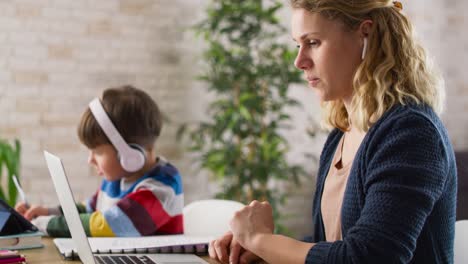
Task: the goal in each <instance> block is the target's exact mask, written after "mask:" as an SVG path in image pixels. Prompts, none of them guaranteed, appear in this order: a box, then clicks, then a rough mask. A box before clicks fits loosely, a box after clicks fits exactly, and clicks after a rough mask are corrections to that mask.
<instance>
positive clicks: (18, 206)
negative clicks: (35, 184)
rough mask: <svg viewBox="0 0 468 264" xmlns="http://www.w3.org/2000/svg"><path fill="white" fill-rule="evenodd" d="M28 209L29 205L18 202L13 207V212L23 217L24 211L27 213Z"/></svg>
mask: <svg viewBox="0 0 468 264" xmlns="http://www.w3.org/2000/svg"><path fill="white" fill-rule="evenodd" d="M28 209H29V205H28V204H26V203H25V202H19V203H17V204H16V205H15V210H16V211H17V212H18V213H20V214H21V215H23V216H24V214H25V213H26V211H28Z"/></svg>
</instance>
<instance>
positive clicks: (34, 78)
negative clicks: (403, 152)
mask: <svg viewBox="0 0 468 264" xmlns="http://www.w3.org/2000/svg"><path fill="white" fill-rule="evenodd" d="M209 3H210V1H209V0H170V1H169V0H105V1H91V0H81V1H76V0H41V1H37V0H8V1H5V0H3V1H0V113H1V116H0V139H2V140H6V141H7V142H10V143H11V142H13V140H14V139H18V140H19V141H20V143H21V146H22V150H21V156H20V160H21V164H20V168H19V169H20V171H19V175H20V178H21V182H22V185H23V187H24V189H25V191H26V193H27V195H28V198H29V201H30V203H41V204H48V205H55V204H58V200H57V198H56V195H55V191H54V189H53V186H52V182H51V180H50V177H49V174H48V171H47V168H46V166H45V162H44V158H43V155H42V151H43V150H48V151H50V152H53V153H55V154H57V155H59V156H60V157H61V158H62V159H63V161H64V165H65V168H66V171H67V173H68V177H69V180H70V182H71V185H72V189H73V191H74V194H75V197H76V198H77V199H79V200H84V199H86V198H87V197H89V196H90V195H92V194H93V193H94V192H95V191H96V189H97V187H98V185H99V182H100V179H99V177H98V176H96V175H95V174H94V171H93V170H92V169H91V168H90V167H89V166H88V164H87V157H88V151H87V149H86V148H85V147H84V146H82V145H81V144H80V142H79V140H78V137H77V135H76V127H77V124H78V121H79V118H80V115H81V113H82V112H83V111H84V109H85V108H86V107H87V105H88V103H89V102H90V101H91V100H92V99H93V98H94V97H97V96H100V94H101V92H102V90H104V89H105V88H108V87H112V86H117V85H123V84H132V85H134V86H136V87H138V88H140V89H143V90H145V91H147V92H148V93H149V94H150V95H151V96H152V97H153V98H154V99H155V101H156V102H157V103H158V105H159V106H160V108H161V109H162V111H163V112H164V113H165V115H166V116H167V117H168V118H169V119H170V121H171V122H169V123H166V124H165V126H164V127H163V132H162V136H161V137H160V138H159V140H158V141H157V144H156V149H157V153H158V154H160V155H163V156H165V157H166V158H167V159H169V160H170V161H171V162H172V163H173V164H175V165H176V166H177V167H178V168H179V170H180V172H181V175H182V177H183V181H184V190H185V202H186V203H189V202H190V201H194V200H197V199H206V198H211V197H213V195H214V194H215V193H216V192H217V191H219V185H218V184H217V183H216V182H213V181H211V180H210V173H209V172H207V171H203V170H199V168H198V166H197V164H196V163H195V162H194V161H193V159H194V153H190V152H188V151H187V146H186V143H184V142H185V141H180V140H177V139H176V132H177V130H178V127H179V126H180V124H182V123H184V122H190V121H197V120H203V119H206V118H207V115H206V110H207V107H208V104H209V102H210V101H211V100H212V99H213V98H214V95H213V94H212V93H209V92H208V91H207V89H206V87H207V84H206V83H204V82H200V81H197V80H196V76H197V75H199V74H201V69H203V67H204V66H205V63H204V61H203V57H202V53H203V50H204V49H205V48H206V44H205V43H204V41H203V39H200V38H197V37H196V36H195V34H194V32H193V30H191V29H190V27H191V26H193V25H194V24H196V23H197V22H200V21H201V20H203V19H205V18H206V16H207V14H206V11H205V10H206V7H207V5H208V4H209ZM402 3H403V7H404V11H403V12H404V13H405V14H406V15H407V16H409V17H410V19H411V20H412V21H413V24H414V26H415V30H416V34H417V36H418V38H419V40H420V42H422V44H423V46H425V47H426V48H427V51H428V52H429V54H430V56H431V57H432V58H433V60H434V62H435V65H436V66H437V67H438V68H439V69H440V71H441V72H442V74H443V76H444V78H445V83H446V90H447V100H446V110H445V112H444V114H443V116H442V119H443V121H444V123H445V125H446V127H447V129H448V131H449V135H450V137H451V140H452V143H453V146H454V147H455V150H457V151H463V150H466V149H468V135H467V133H466V130H467V129H468V115H467V114H466V113H467V112H468V75H467V73H466V69H467V67H466V66H467V61H468V36H467V35H466V34H465V33H466V28H468V20H467V17H466V15H465V10H467V9H468V2H467V1H463V0H446V1H435V0H429V1H428V0H411V1H402ZM278 16H279V17H280V20H281V23H282V24H283V25H284V26H285V27H286V28H288V29H289V17H290V10H289V6H288V1H284V8H282V9H281V10H279V11H278ZM290 39H291V38H290V36H289V35H287V34H286V35H285V36H284V38H281V39H279V40H278V41H282V42H284V43H287V45H288V46H290V47H291V48H294V46H295V44H294V43H293V42H292V41H290ZM288 95H289V96H290V97H291V98H295V99H297V100H299V101H300V102H301V103H302V105H303V108H291V109H288V110H287V111H288V113H289V114H290V115H291V116H292V120H291V124H292V125H291V126H292V129H290V130H288V131H285V132H284V135H285V137H286V138H287V139H288V142H289V144H290V151H289V152H288V154H287V159H288V160H289V161H292V162H294V163H298V164H301V166H303V168H304V169H305V171H306V174H307V175H308V177H305V178H304V179H303V181H302V184H301V185H300V186H299V187H295V188H294V189H293V190H292V192H291V194H290V195H289V196H288V199H287V201H286V204H285V205H284V206H283V211H284V212H285V214H286V215H288V216H289V217H287V218H286V221H285V225H286V226H287V227H288V228H289V229H290V230H291V231H292V232H293V233H294V234H295V235H296V236H303V235H306V234H308V233H309V232H310V230H311V206H312V198H313V193H314V189H315V187H314V185H315V184H314V181H315V174H316V169H317V168H316V166H317V161H316V160H315V159H313V158H310V157H309V158H308V157H306V156H305V155H304V153H311V154H312V155H313V156H316V157H317V156H318V155H319V151H320V150H321V148H322V146H323V143H324V140H325V138H326V135H325V134H324V133H317V134H316V136H314V137H310V136H308V135H307V133H306V129H307V128H309V127H310V126H311V125H313V124H314V122H311V120H312V121H314V120H315V121H318V120H320V113H319V105H318V100H317V98H316V97H315V94H314V93H313V91H311V90H310V89H309V88H307V86H306V84H305V82H304V85H292V86H291V87H290V88H289V91H288ZM3 173H4V174H5V171H4V172H3ZM6 184H7V183H5V177H3V178H2V185H6Z"/></svg>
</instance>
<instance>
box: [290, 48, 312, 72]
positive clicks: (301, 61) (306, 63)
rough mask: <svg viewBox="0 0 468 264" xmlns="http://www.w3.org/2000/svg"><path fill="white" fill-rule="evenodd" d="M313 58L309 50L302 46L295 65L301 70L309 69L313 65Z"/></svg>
mask: <svg viewBox="0 0 468 264" xmlns="http://www.w3.org/2000/svg"><path fill="white" fill-rule="evenodd" d="M313 64H314V63H313V61H312V58H311V57H310V55H309V54H307V52H305V50H304V49H303V48H302V47H301V48H300V49H299V52H298V53H297V56H296V60H295V61H294V66H296V68H298V69H300V70H307V69H309V68H310V67H312V65H313Z"/></svg>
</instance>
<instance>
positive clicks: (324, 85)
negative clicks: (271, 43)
mask: <svg viewBox="0 0 468 264" xmlns="http://www.w3.org/2000/svg"><path fill="white" fill-rule="evenodd" d="M292 36H293V39H294V41H296V43H297V45H298V49H299V51H298V54H297V57H296V61H295V62H294V64H295V66H296V67H297V68H299V69H301V70H303V71H304V75H305V78H306V79H307V81H308V82H309V86H310V87H312V88H314V89H315V90H316V91H317V93H318V95H319V97H320V100H321V101H322V102H325V101H332V100H344V101H345V102H346V101H348V100H349V101H350V100H351V98H352V94H353V88H352V87H353V86H352V82H353V76H354V73H355V71H356V69H357V67H358V66H359V64H360V63H361V54H362V47H363V38H362V37H361V36H360V34H359V31H358V30H356V31H350V30H346V29H345V26H344V25H343V24H341V23H340V22H338V21H337V20H329V19H327V18H325V17H324V16H322V15H320V14H318V13H311V12H309V11H307V10H305V9H299V8H298V9H296V8H295V9H293V13H292Z"/></svg>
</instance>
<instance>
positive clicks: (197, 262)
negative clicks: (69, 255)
mask: <svg viewBox="0 0 468 264" xmlns="http://www.w3.org/2000/svg"><path fill="white" fill-rule="evenodd" d="M44 156H45V159H46V162H47V167H48V168H49V172H50V175H51V177H52V181H53V183H54V187H55V191H56V192H57V196H58V198H59V201H60V205H61V206H62V210H63V214H64V216H65V220H66V221H67V224H68V228H69V229H70V233H71V236H72V240H73V242H74V243H75V245H76V250H77V252H78V256H79V257H80V260H81V261H82V262H83V263H85V264H107V263H112V264H115V263H118V264H121V263H131V264H135V263H145V264H152V263H157V264H168V263H179V264H202V263H203V264H205V263H208V262H206V261H204V260H203V259H201V258H200V257H198V256H197V255H195V254H93V252H92V250H91V246H90V245H89V242H88V238H87V237H86V233H85V231H84V228H83V226H82V225H81V220H80V216H79V214H78V209H77V208H76V205H75V204H76V203H75V199H74V198H73V193H72V191H71V188H70V185H69V184H68V179H67V176H66V175H65V169H64V167H63V164H62V161H61V160H60V158H59V157H57V156H55V155H53V154H51V153H49V152H47V151H44Z"/></svg>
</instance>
